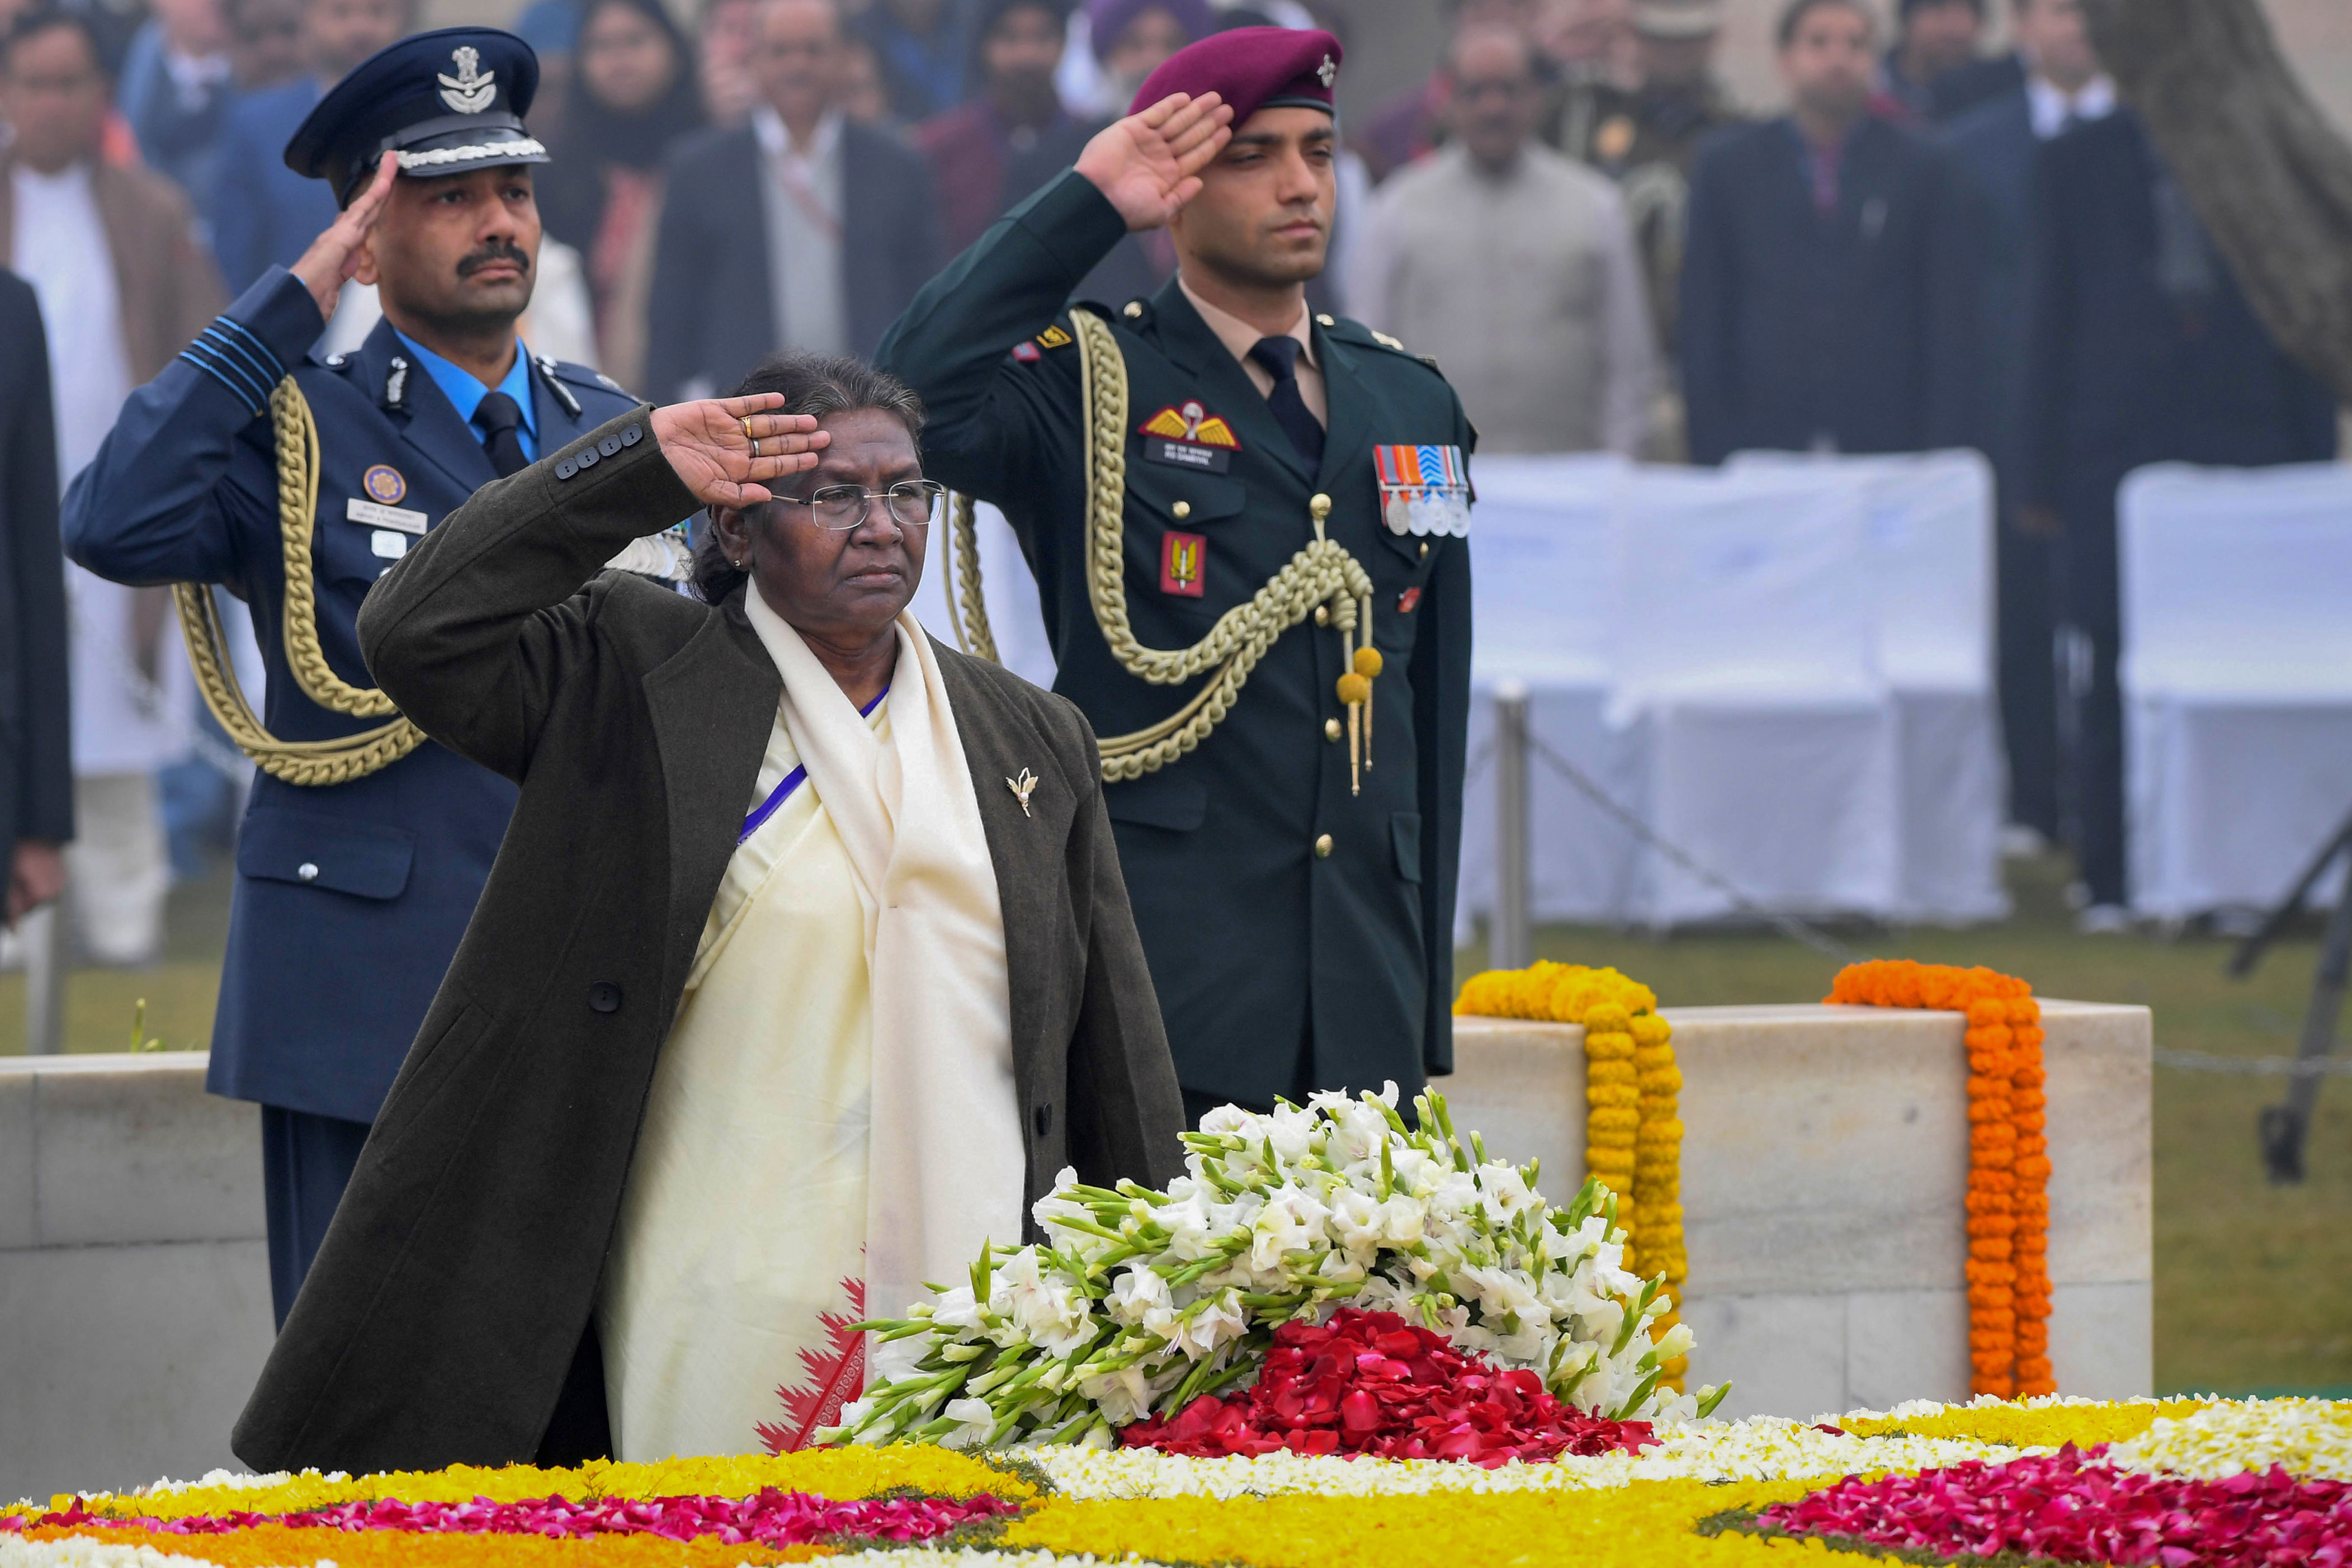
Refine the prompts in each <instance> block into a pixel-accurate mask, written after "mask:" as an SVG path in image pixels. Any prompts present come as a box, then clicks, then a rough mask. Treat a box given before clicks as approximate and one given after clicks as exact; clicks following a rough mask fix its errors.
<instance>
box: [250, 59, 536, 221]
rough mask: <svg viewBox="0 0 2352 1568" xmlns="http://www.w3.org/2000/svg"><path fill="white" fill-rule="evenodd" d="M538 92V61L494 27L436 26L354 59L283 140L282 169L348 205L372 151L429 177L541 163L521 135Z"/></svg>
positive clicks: (369, 171) (372, 164) (369, 167)
mask: <svg viewBox="0 0 2352 1568" xmlns="http://www.w3.org/2000/svg"><path fill="white" fill-rule="evenodd" d="M538 90H539V57H538V56H537V55H535V54H533V53H531V52H530V45H529V44H526V43H524V42H523V41H522V40H521V39H520V38H518V37H515V36H514V35H513V34H512V33H502V32H500V31H499V30H498V29H497V28H496V27H443V28H440V29H439V30H437V31H435V32H430V33H419V34H417V35H416V36H415V37H413V38H403V39H401V40H400V42H398V43H396V44H394V45H393V46H392V47H389V48H384V49H379V50H377V51H376V52H375V53H374V54H373V55H370V56H369V57H368V58H366V59H365V60H363V61H362V62H361V63H360V65H359V67H358V68H357V69H355V70H353V71H352V74H351V75H349V76H347V77H345V78H343V79H342V80H341V81H339V82H337V83H336V84H335V86H334V89H333V90H332V91H331V92H329V93H328V94H327V96H326V97H324V98H322V99H320V100H319V105H318V107H317V108H315V109H313V110H310V118H309V119H307V120H305V121H302V124H301V128H300V129H299V130H298V131H296V132H294V139H293V140H292V141H290V142H287V143H286V166H287V167H288V168H289V169H291V170H293V171H294V172H295V173H296V174H302V175H307V176H308V177H309V178H310V179H314V180H324V181H326V182H327V183H328V184H331V185H332V186H333V187H334V189H335V200H336V201H337V202H339V203H341V204H342V205H350V204H351V200H352V197H353V196H356V195H359V193H360V192H361V191H362V189H364V188H365V186H366V182H367V180H368V178H369V177H370V176H372V175H373V174H374V173H375V168H376V158H377V155H378V154H379V153H398V154H399V155H400V172H401V173H402V174H415V175H418V176H420V177H430V176H432V175H435V174H464V173H465V172H466V171H467V170H468V169H478V168H487V167H489V166H492V165H495V164H500V163H546V162H547V149H546V148H545V147H543V146H541V144H540V143H539V142H537V141H535V140H533V139H532V137H531V134H530V132H528V131H526V130H524V129H523V123H522V117H523V115H524V114H525V113H526V112H527V111H529V110H530V100H531V97H532V95H533V94H535V93H537V92H538Z"/></svg>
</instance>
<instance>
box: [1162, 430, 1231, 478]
mask: <svg viewBox="0 0 2352 1568" xmlns="http://www.w3.org/2000/svg"><path fill="white" fill-rule="evenodd" d="M1143 455H1144V456H1145V457H1146V458H1150V460H1151V461H1153V462H1155V463H1167V464H1169V465H1171V467H1174V468H1191V469H1192V470H1193V471H1194V472H1195V473H1202V474H1222V473H1223V472H1224V471H1225V470H1226V469H1227V468H1232V467H1233V466H1234V455H1233V454H1232V453H1231V452H1228V451H1224V450H1222V449H1220V448H1218V447H1196V446H1194V445H1192V442H1190V441H1171V440H1169V439H1168V438H1167V437H1164V436H1152V437H1146V438H1145V440H1144V443H1143Z"/></svg>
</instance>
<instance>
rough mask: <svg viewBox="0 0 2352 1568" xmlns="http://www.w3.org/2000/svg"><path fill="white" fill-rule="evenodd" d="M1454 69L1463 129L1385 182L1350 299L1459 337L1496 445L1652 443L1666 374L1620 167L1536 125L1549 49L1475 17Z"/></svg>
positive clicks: (1456, 353)
mask: <svg viewBox="0 0 2352 1568" xmlns="http://www.w3.org/2000/svg"><path fill="white" fill-rule="evenodd" d="M1446 69H1447V71H1448V74H1449V75H1450V76H1451V77H1452V79H1453V86H1452V91H1451V95H1450V96H1451V102H1452V114H1453V124H1454V137H1453V139H1452V140H1451V141H1450V142H1448V143H1447V145H1446V146H1445V147H1444V149H1443V150H1441V151H1440V152H1438V153H1435V154H1433V156H1431V157H1429V158H1427V159H1424V160H1423V161H1422V162H1421V163H1415V164H1413V165H1412V167H1411V168H1408V169H1405V170H1402V172H1400V173H1399V174H1396V175H1395V176H1393V177H1392V178H1391V179H1390V181H1389V182H1388V183H1387V184H1384V185H1382V186H1381V188H1380V190H1379V191H1378V193H1377V194H1376V195H1374V196H1373V198H1372V206H1371V212H1370V216H1369V217H1368V218H1367V220H1366V221H1365V223H1364V228H1363V241H1362V244H1361V247H1360V250H1359V252H1358V254H1357V256H1356V257H1355V258H1354V262H1353V265H1354V268H1355V270H1354V273H1353V275H1352V276H1351V277H1349V279H1347V294H1348V299H1349V302H1350V305H1351V308H1352V309H1353V310H1355V311H1356V312H1357V313H1358V314H1359V315H1360V316H1361V317H1362V318H1363V320H1364V321H1366V322H1367V323H1368V324H1370V325H1371V326H1372V327H1375V328H1377V329H1380V330H1382V331H1389V332H1392V333H1394V334H1395V335H1396V336H1398V337H1399V338H1401V339H1402V340H1403V341H1404V342H1406V343H1407V344H1408V345H1412V346H1415V347H1428V348H1434V347H1435V346H1437V345H1441V344H1442V345H1443V346H1444V355H1445V357H1444V364H1445V373H1446V376H1447V378H1448V379H1449V380H1451V381H1452V382H1453V384H1454V390H1455V391H1456V392H1457V393H1459V394H1460V395H1461V398H1462V405H1463V407H1464V408H1465V410H1466V411H1467V412H1468V413H1469V416H1470V420H1471V423H1472V424H1474V425H1475V426H1477V427H1478V444H1479V448H1480V449H1481V450H1482V451H1490V452H1581V451H1590V450H1592V449H1594V448H1599V447H1606V448H1608V449H1609V450H1612V451H1616V452H1622V453H1625V454H1626V455H1628V456H1632V455H1633V454H1634V453H1635V452H1637V451H1638V450H1639V449H1640V447H1641V445H1642V438H1643V434H1644V432H1645V429H1646V427H1647V425H1648V420H1649V413H1650V400H1651V395H1652V393H1653V390H1654V386H1655V384H1656V380H1657V350H1656V348H1655V346H1654V344H1653V342H1651V338H1650V313H1649V304H1648V301H1647V300H1645V299H1644V297H1643V288H1642V273H1641V262H1640V259H1639V258H1638V257H1637V256H1636V255H1635V253H1634V249H1633V234H1632V231H1631V229H1630V228H1629V227H1628V226H1627V224H1626V220H1625V205H1624V202H1623V200H1622V198H1621V197H1620V196H1619V195H1618V193H1617V188H1616V186H1615V185H1613V184H1611V183H1610V181H1609V179H1608V177H1607V176H1606V175H1604V174H1596V173H1595V172H1593V171H1592V170H1591V169H1588V168H1586V167H1584V166H1583V165H1582V164H1580V163H1575V162H1573V161H1571V160H1570V159H1568V158H1565V157H1563V156H1561V155H1560V154H1559V153H1555V152H1553V151H1552V150H1551V149H1550V148H1549V147H1546V146H1545V145H1543V144H1542V143H1541V142H1538V141H1536V140H1535V128H1536V120H1537V117H1538V115H1539V114H1540V113H1541V112H1542V109H1543V87H1542V84H1541V83H1540V82H1539V81H1538V79H1537V77H1536V58H1535V48H1534V46H1533V45H1532V44H1530V43H1529V42H1528V40H1527V38H1526V37H1523V36H1521V35H1520V34H1518V33H1515V32H1511V31H1507V30H1506V29H1504V28H1500V27H1486V28H1479V29H1474V30H1472V31H1469V32H1465V33H1464V34H1462V35H1461V36H1460V37H1457V38H1455V39H1454V48H1453V51H1452V53H1451V55H1450V56H1449V58H1448V60H1447V65H1446Z"/></svg>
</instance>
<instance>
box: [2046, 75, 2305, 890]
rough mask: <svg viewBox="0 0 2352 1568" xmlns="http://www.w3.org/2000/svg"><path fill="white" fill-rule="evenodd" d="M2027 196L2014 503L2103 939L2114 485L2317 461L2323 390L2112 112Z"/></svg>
mask: <svg viewBox="0 0 2352 1568" xmlns="http://www.w3.org/2000/svg"><path fill="white" fill-rule="evenodd" d="M2034 193H2035V194H2034V206H2033V214H2032V219H2031V220H2030V232H2031V234H2032V243H2033V257H2032V270H2031V280H2030V282H2029V285H2028V288H2029V305H2028V310H2027V314H2028V322H2029V324H2028V327H2027V334H2028V335H2027V339H2026V354H2027V362H2026V373H2025V374H2026V398H2025V413H2024V418H2023V431H2024V438H2023V458H2022V460H2021V463H2020V465H2019V467H2020V469H2021V479H2020V482H2019V486H2018V489H2019V501H2020V503H2021V508H2022V513H2023V516H2024V519H2025V521H2026V524H2027V526H2028V527H2030V528H2033V529H2037V530H2040V531H2044V532H2049V533H2053V534H2055V535H2056V537H2057V570H2058V574H2059V577H2060V580H2061V583H2062V587H2061V591H2060V596H2059V609H2058V615H2059V619H2060V621H2061V622H2062V624H2063V625H2064V626H2067V627H2068V628H2069V629H2070V631H2071V634H2072V636H2071V639H2070V640H2072V641H2074V643H2075V645H2076V646H2078V647H2079V646H2082V645H2084V644H2087V645H2088V651H2089V657H2088V659H2087V661H2086V662H2087V666H2088V668H2087V670H2086V671H2084V672H2083V673H2084V679H2079V681H2078V682H2077V683H2075V684H2072V685H2071V686H2070V689H2068V691H2067V692H2066V694H2065V695H2066V700H2068V701H2071V702H2072V703H2073V704H2074V720H2075V721H2074V724H2073V725H2072V726H2070V728H2071V730H2072V731H2073V734H2072V741H2073V747H2074V751H2073V754H2072V755H2071V756H2070V757H2068V758H2067V759H2066V763H2065V774H2066V778H2065V784H2066V788H2065V795H2066V798H2065V800H2064V803H2063V804H2064V806H2065V808H2066V809H2065V812H2064V815H2065V816H2066V817H2067V818H2069V819H2070V820H2069V821H2068V822H2067V826H2068V829H2069V834H2068V836H2069V837H2070V838H2071V839H2072V847H2073V848H2074V856H2075V862H2076V866H2077V868H2078V870H2079V872H2080V875H2081V877H2082V880H2083V883H2084V887H2083V889H2082V892H2083V894H2084V898H2085V900H2086V904H2085V907H2084V910H2083V912H2082V915H2081V917H2080V919H2081V924H2082V926H2083V929H2084V930H2085V931H2120V930H2122V929H2124V928H2125V927H2126V925H2127V924H2128V913H2127V910H2128V894H2129V887H2128V878H2127V875H2126V864H2127V862H2126V842H2125V815H2124V735H2123V702H2122V696H2121V692H2120V689H2119V688H2118V687H2117V684H2116V657H2117V654H2118V652H2119V648H2120V643H2121V633H2122V627H2121V605H2120V584H2119V582H2118V578H2117V574H2116V568H2117V561H2116V487H2117V486H2118V485H2120V484H2121V483H2122V482H2123V479H2124V476H2125V475H2126V474H2128V473H2129V472H2131V470H2132V469H2134V468H2138V467H2140V466H2141V465H2142V464H2145V463H2161V462H2179V463H2210V464H2219V465H2224V466H2228V467H2236V468H2253V467H2260V466H2263V465H2267V464H2273V463H2303V462H2323V461H2326V459H2328V458H2333V457H2334V456H2335V455H2336V400H2335V398H2334V397H2333V396H2332V395H2330V394H2329V392H2328V390H2327V388H2326V385H2325V384H2322V383H2321V382H2320V380H2319V379H2318V378H2317V377H2316V376H2315V375H2313V374H2311V373H2310V372H2309V371H2308V370H2306V369H2305V368H2304V367H2303V366H2302V365H2300V364H2298V363H2295V362H2294V360H2293V359H2290V358H2289V357H2288V356H2287V354H2286V353H2284V351H2283V350H2282V349H2281V347H2280V345H2279V344H2278V342H2276V341H2275V340H2273V338H2272V336H2271V334H2270V332H2269V331H2268V330H2267V329H2266V328H2265V327H2264V326H2263V323H2262V322H2261V321H2260V320H2258V319H2257V318H2256V317H2255V315H2254V313H2253V311H2252V309H2251V308H2250V307H2249V306H2248V305H2247V303H2246V299H2245V296H2244V295H2243V294H2242V293H2241V292H2240V291H2239V289H2238V284H2237V280H2236V279H2234V278H2232V277H2231V274H2230V266H2229V263H2228V262H2227V261H2226V260H2225V259H2223V258H2222V256H2221V252H2220V251H2219V250H2217V249H2216V248H2215V247H2214V244H2213V240H2212V237H2211V236H2210V235H2209V234H2207V233H2206V231H2205V226H2204V225H2203V223H2202V222H2200V220H2199V218H2198V216H2197V212H2196V210H2195V209H2194V208H2193V207H2191V206H2190V205H2189V198H2188V195H2187V194H2186V193H2185V192H2184V191H2183V190H2182V189H2181V187H2180V184H2179V182H2178V181H2177V180H2175V179H2174V178H2173V176H2172V174H2171V172H2170V171H2169V170H2168V169H2167V168H2166V167H2165V165H2164V162H2163V160H2162V159H2161V158H2160V157H2159V156H2158V153H2157V151H2156V147H2155V144H2154V143H2153V142H2150V140H2149V139H2148V135H2147V130H2146V129H2145V127H2143V126H2142V124H2141V123H2140V121H2139V118H2138V116H2137V115H2136V114H2134V113H2132V111H2131V110H2129V109H2128V108H2119V109H2116V110H2115V111H2114V112H2112V113H2109V114H2106V115H2105V116H2103V117H2100V118H2097V119H2091V120H2085V121H2083V122H2081V123H2079V124H2077V125H2075V126H2074V128H2073V129H2072V130H2069V131H2066V132H2063V134H2061V135H2059V136H2057V137H2055V138H2054V139H2053V140H2052V141H2050V142H2047V143H2045V144H2044V145H2043V146H2042V149H2041V153H2040V156H2039V157H2038V159H2037V161H2036V169H2035V176H2034ZM2069 662H2070V664H2071V663H2073V662H2074V661H2073V660H2070V661H2069Z"/></svg>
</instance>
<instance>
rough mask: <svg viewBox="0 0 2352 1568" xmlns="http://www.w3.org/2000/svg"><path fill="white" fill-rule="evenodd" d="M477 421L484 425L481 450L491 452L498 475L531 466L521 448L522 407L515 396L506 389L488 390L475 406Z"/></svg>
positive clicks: (503, 476) (491, 458)
mask: <svg viewBox="0 0 2352 1568" xmlns="http://www.w3.org/2000/svg"><path fill="white" fill-rule="evenodd" d="M474 423H475V424H477V425H478V426H481V427H482V432H483V434H482V450H484V451H485V452H488V454H489V455H490V467H492V468H496V469H497V470H498V471H499V478H500V479H505V478H506V477H507V476H508V475H509V474H519V473H520V472H522V471H523V469H525V468H530V458H526V457H524V456H523V452H522V409H521V408H520V407H519V406H517V405H516V403H515V400H514V399H513V398H511V397H509V396H508V395H506V394H505V393H503V392H492V393H488V394H485V395H483V398H482V401H481V402H480V403H479V404H478V405H476V406H475V408H474Z"/></svg>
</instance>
